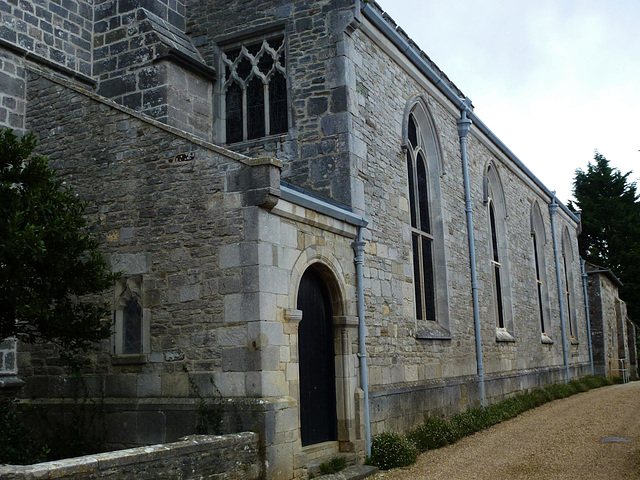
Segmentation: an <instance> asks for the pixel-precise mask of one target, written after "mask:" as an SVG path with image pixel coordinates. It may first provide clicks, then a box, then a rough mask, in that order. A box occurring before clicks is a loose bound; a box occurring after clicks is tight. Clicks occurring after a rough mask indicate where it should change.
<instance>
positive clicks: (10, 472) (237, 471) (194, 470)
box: [0, 433, 260, 480]
mask: <svg viewBox="0 0 640 480" xmlns="http://www.w3.org/2000/svg"><path fill="white" fill-rule="evenodd" d="M0 477H2V478H5V479H12V480H21V479H25V480H26V479H29V478H45V477H46V478H58V479H61V480H90V479H91V480H93V479H113V480H125V479H130V478H138V479H140V480H147V479H149V480H155V479H158V478H163V479H167V480H169V479H171V480H173V479H175V480H178V479H180V480H191V479H193V480H195V479H198V480H204V479H211V480H214V479H219V478H225V479H229V480H240V479H242V480H255V479H258V478H260V464H259V461H258V435H257V434H255V433H239V434H235V435H227V436H224V437H213V436H204V435H193V436H190V437H186V438H184V439H182V440H181V441H180V442H176V443H170V444H165V445H153V446H150V447H143V448H133V449H129V450H120V451H115V452H108V453H100V454H96V455H87V456H84V457H78V458H70V459H66V460H59V461H56V462H45V463H39V464H36V465H30V466H14V465H4V466H0Z"/></svg>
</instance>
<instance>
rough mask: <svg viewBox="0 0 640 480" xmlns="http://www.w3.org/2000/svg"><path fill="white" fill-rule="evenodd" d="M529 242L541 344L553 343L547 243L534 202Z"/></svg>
mask: <svg viewBox="0 0 640 480" xmlns="http://www.w3.org/2000/svg"><path fill="white" fill-rule="evenodd" d="M531 240H532V247H533V262H534V271H535V276H536V296H537V300H538V302H537V304H538V319H539V322H540V333H541V339H542V343H553V340H551V338H550V337H549V325H548V322H549V318H550V312H549V291H548V285H547V263H546V257H545V254H544V246H545V244H546V242H547V239H546V234H545V229H544V221H543V219H542V211H541V210H540V205H539V204H538V203H537V202H536V203H534V204H533V205H532V207H531Z"/></svg>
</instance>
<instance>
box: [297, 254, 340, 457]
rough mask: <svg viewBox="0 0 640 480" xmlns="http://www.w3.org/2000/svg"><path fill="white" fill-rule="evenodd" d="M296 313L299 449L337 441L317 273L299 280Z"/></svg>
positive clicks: (330, 353)
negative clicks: (297, 318)
mask: <svg viewBox="0 0 640 480" xmlns="http://www.w3.org/2000/svg"><path fill="white" fill-rule="evenodd" d="M297 309H298V310H301V311H302V321H301V322H300V325H299V327H298V361H299V372H300V377H299V378H300V380H299V381H300V430H301V432H300V434H301V439H302V445H303V446H307V445H313V444H317V443H322V442H327V441H332V440H337V409H336V374H335V351H334V327H333V309H332V302H331V295H330V293H329V289H328V287H327V284H326V282H325V280H324V278H323V277H322V274H321V272H320V270H319V269H318V268H317V267H315V266H313V265H312V266H310V267H309V268H308V269H307V270H306V271H305V272H304V275H303V276H302V278H301V280H300V286H299V288H298V298H297Z"/></svg>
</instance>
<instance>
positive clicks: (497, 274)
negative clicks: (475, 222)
mask: <svg viewBox="0 0 640 480" xmlns="http://www.w3.org/2000/svg"><path fill="white" fill-rule="evenodd" d="M489 224H490V229H491V252H492V253H491V270H492V274H493V302H494V306H495V311H496V323H497V325H498V328H505V323H504V304H503V302H502V278H501V274H502V264H501V263H500V250H499V249H498V233H497V231H496V211H495V208H494V205H493V201H492V200H489Z"/></svg>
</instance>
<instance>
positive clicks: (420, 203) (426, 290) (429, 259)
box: [406, 114, 436, 321]
mask: <svg viewBox="0 0 640 480" xmlns="http://www.w3.org/2000/svg"><path fill="white" fill-rule="evenodd" d="M420 135H421V133H420V132H419V130H418V128H417V126H416V122H415V119H414V117H413V114H411V115H410V116H409V125H408V139H409V146H408V148H407V153H406V159H407V170H408V172H407V176H408V178H409V208H410V210H411V246H412V250H413V278H414V291H415V301H416V317H417V319H418V320H430V321H435V320H436V305H435V285H434V278H433V234H432V231H431V216H430V211H429V208H430V205H429V191H428V172H427V164H426V160H425V152H424V151H423V150H422V148H421V146H420V145H421V143H422V142H421V138H420Z"/></svg>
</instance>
